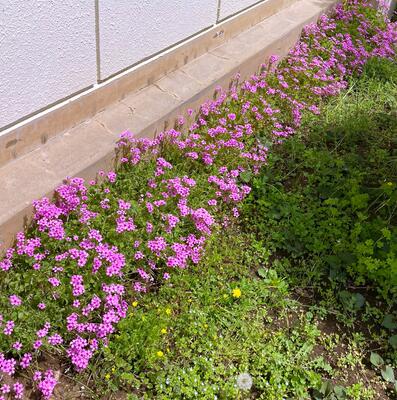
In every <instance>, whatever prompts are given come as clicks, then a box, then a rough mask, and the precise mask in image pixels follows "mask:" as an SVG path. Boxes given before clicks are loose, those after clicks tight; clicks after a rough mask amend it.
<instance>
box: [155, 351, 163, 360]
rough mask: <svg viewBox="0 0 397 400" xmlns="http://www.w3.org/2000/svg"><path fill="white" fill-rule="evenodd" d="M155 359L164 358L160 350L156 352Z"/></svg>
mask: <svg viewBox="0 0 397 400" xmlns="http://www.w3.org/2000/svg"><path fill="white" fill-rule="evenodd" d="M156 354H157V357H160V358H161V357H163V356H164V353H163V352H162V351H161V350H160V351H158V352H157V353H156Z"/></svg>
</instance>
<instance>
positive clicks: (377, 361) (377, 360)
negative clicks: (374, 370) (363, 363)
mask: <svg viewBox="0 0 397 400" xmlns="http://www.w3.org/2000/svg"><path fill="white" fill-rule="evenodd" d="M369 360H370V361H371V364H372V365H375V367H380V366H382V365H383V364H384V363H385V362H384V361H383V358H382V357H381V356H380V355H379V354H378V353H374V352H371V357H370V358H369Z"/></svg>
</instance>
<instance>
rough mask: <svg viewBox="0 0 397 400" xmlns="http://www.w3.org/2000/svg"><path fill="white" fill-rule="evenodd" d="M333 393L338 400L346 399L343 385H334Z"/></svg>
mask: <svg viewBox="0 0 397 400" xmlns="http://www.w3.org/2000/svg"><path fill="white" fill-rule="evenodd" d="M334 393H335V395H336V397H337V399H338V400H344V399H346V390H345V388H344V387H343V386H338V385H336V386H334Z"/></svg>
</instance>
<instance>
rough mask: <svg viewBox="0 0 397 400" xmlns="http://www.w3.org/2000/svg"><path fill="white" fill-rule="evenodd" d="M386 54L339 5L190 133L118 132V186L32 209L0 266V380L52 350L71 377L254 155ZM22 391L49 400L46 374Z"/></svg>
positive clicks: (381, 34) (63, 192) (100, 186)
mask: <svg viewBox="0 0 397 400" xmlns="http://www.w3.org/2000/svg"><path fill="white" fill-rule="evenodd" d="M368 15H369V16H370V18H369V17H368ZM376 20H378V23H377V24H374V21H376ZM396 41H397V28H396V24H393V23H390V22H388V21H386V20H385V19H384V18H383V17H382V16H380V15H377V11H375V10H374V9H371V8H370V6H369V4H367V3H366V2H365V1H358V0H349V1H348V4H347V5H346V4H345V5H339V6H337V7H336V10H335V13H334V15H333V16H332V17H330V16H322V17H321V18H320V20H319V22H318V24H312V25H309V26H307V27H306V28H305V29H304V32H303V36H302V39H301V41H300V42H299V43H298V44H297V45H296V46H295V47H294V48H293V49H292V50H291V51H290V53H289V55H288V56H287V57H286V59H285V60H284V61H283V62H281V63H280V64H279V65H277V62H278V61H279V60H278V57H277V56H272V57H271V58H270V60H269V61H270V67H269V69H267V70H263V71H262V72H261V73H260V74H258V75H255V76H253V77H252V78H251V79H250V80H249V81H246V82H243V83H242V84H241V85H240V89H239V90H237V81H236V84H235V86H233V87H232V88H231V90H230V92H228V93H226V92H224V91H222V90H221V89H218V90H217V97H216V99H215V100H212V101H208V102H206V103H205V104H203V105H202V107H201V109H200V113H199V115H198V117H197V120H196V121H195V122H194V123H193V124H192V125H191V126H190V127H189V128H187V127H185V119H184V118H180V119H179V121H178V129H180V130H177V129H171V130H169V131H167V132H163V133H160V134H159V135H158V136H157V137H156V138H155V139H153V140H152V139H136V138H135V137H134V135H133V134H131V133H130V132H124V133H123V134H122V135H121V140H120V142H119V144H118V152H119V154H120V157H119V160H120V163H119V164H120V165H119V168H118V170H117V173H116V172H113V171H111V172H108V173H105V172H103V171H100V172H99V174H98V175H99V180H98V182H90V185H89V186H86V185H85V182H84V180H83V179H80V178H73V179H69V181H68V182H67V183H66V184H64V185H62V186H60V187H59V188H58V189H57V190H56V196H55V201H53V202H52V201H50V200H49V199H47V198H43V199H41V200H38V201H35V202H34V223H33V226H32V228H31V230H29V231H28V233H23V232H21V233H19V234H18V235H17V238H16V244H15V246H14V247H13V248H11V249H8V250H7V251H6V254H5V257H4V259H3V260H1V261H0V279H1V280H2V282H3V283H2V285H3V286H2V289H3V288H4V291H3V293H2V296H3V297H4V299H2V300H1V299H0V313H1V314H0V375H9V376H10V377H13V376H15V373H16V371H17V369H18V368H22V369H30V368H31V367H30V365H31V362H32V360H33V359H37V358H38V356H39V354H40V351H42V350H43V349H48V350H51V348H53V347H58V350H60V349H61V348H62V349H63V348H64V349H65V353H66V356H67V357H68V358H69V360H70V362H71V363H72V364H73V365H74V367H75V369H76V370H77V371H81V370H83V369H85V368H87V366H88V365H89V363H90V360H91V359H92V357H93V356H94V354H95V352H96V351H97V350H98V348H99V347H100V346H106V345H107V343H108V340H109V338H110V336H111V335H112V334H113V333H114V332H115V330H116V327H117V324H118V322H119V321H120V320H121V319H123V318H125V317H126V315H127V312H128V303H127V300H128V301H130V300H132V299H133V298H135V297H137V296H139V295H140V294H141V293H144V292H146V291H148V290H150V287H151V286H152V285H153V284H155V283H158V282H159V281H162V280H168V279H170V277H171V273H172V270H173V268H186V267H188V265H189V264H198V263H199V262H200V260H201V258H202V255H203V252H204V249H205V245H206V242H207V240H208V238H209V237H210V235H212V234H213V233H214V232H216V231H217V230H220V229H222V228H223V227H226V226H228V225H229V224H230V223H231V222H232V221H233V219H235V218H238V216H239V209H238V207H239V204H241V202H242V201H243V200H244V199H245V198H246V197H247V196H248V195H249V193H250V190H251V188H250V186H249V185H248V182H249V180H250V176H252V175H255V174H257V173H258V172H259V171H260V168H261V167H262V166H263V165H264V164H265V163H266V159H267V154H268V147H267V144H269V143H279V142H281V141H282V140H285V138H286V137H288V136H290V135H292V134H293V133H294V132H295V131H296V130H297V128H299V126H300V124H301V120H302V113H303V112H306V111H309V112H312V113H314V114H318V113H319V112H320V105H321V103H322V101H323V99H324V98H326V97H329V96H335V95H337V94H338V93H339V92H340V91H341V90H342V89H344V88H346V86H347V78H348V77H349V76H350V75H351V74H353V73H355V72H359V71H360V69H361V68H362V67H363V65H364V64H365V62H366V61H367V60H368V59H369V58H371V57H393V56H394V55H395V54H394V46H395V43H396ZM188 114H189V116H191V115H192V112H188ZM30 282H33V283H32V284H31V283H30ZM16 283H18V284H16ZM24 307H28V308H24ZM27 310H29V311H28V312H27ZM54 314H56V318H54ZM59 321H62V322H61V323H60V322H59ZM21 337H23V338H24V340H22V339H21ZM27 337H29V339H26V338H27ZM61 346H62V347H61ZM14 381H15V383H13V385H6V384H4V385H3V386H1V388H0V400H1V399H5V398H10V397H13V398H17V399H18V398H22V397H23V391H24V386H23V385H22V383H21V382H18V381H17V380H16V379H15V380H14ZM33 381H34V382H35V386H36V387H37V389H38V390H39V391H40V392H41V394H42V396H43V397H44V398H46V399H47V398H50V397H51V394H52V392H53V390H54V387H55V385H56V376H55V374H54V373H53V371H52V370H47V371H36V372H34V374H33Z"/></svg>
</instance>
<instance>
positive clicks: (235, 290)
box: [232, 288, 241, 299]
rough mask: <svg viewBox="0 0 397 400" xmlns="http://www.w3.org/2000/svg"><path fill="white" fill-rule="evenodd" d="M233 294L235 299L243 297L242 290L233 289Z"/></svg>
mask: <svg viewBox="0 0 397 400" xmlns="http://www.w3.org/2000/svg"><path fill="white" fill-rule="evenodd" d="M232 294H233V297H235V298H236V299H238V298H239V297H240V296H241V290H240V289H239V288H235V289H233V291H232Z"/></svg>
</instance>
